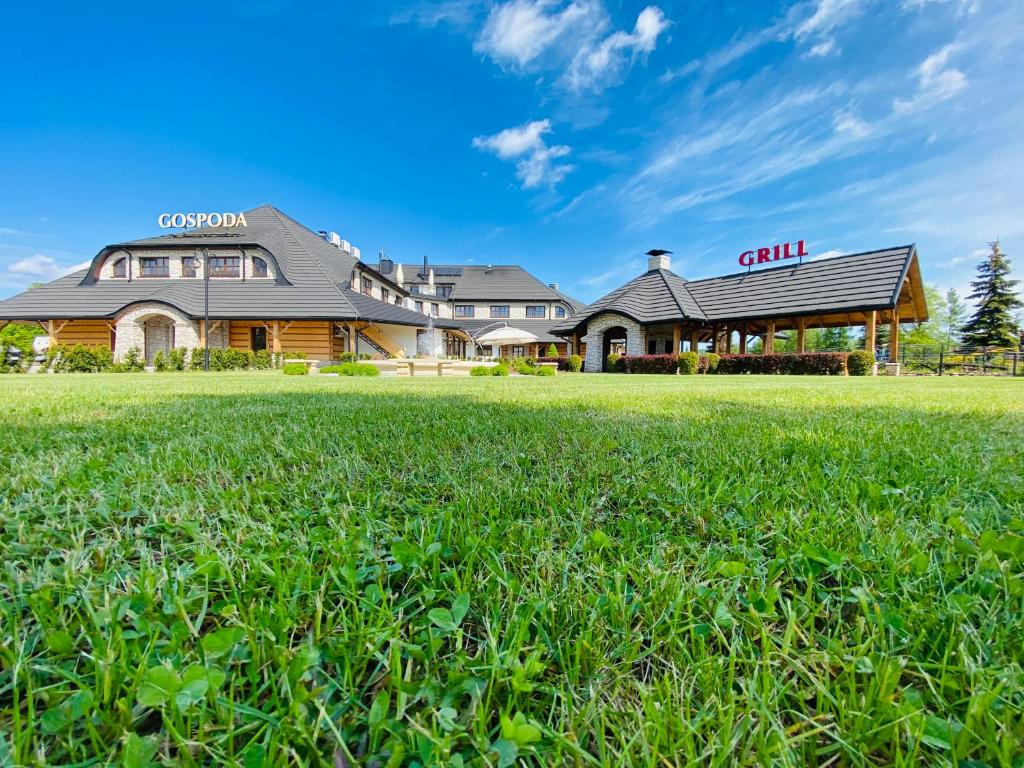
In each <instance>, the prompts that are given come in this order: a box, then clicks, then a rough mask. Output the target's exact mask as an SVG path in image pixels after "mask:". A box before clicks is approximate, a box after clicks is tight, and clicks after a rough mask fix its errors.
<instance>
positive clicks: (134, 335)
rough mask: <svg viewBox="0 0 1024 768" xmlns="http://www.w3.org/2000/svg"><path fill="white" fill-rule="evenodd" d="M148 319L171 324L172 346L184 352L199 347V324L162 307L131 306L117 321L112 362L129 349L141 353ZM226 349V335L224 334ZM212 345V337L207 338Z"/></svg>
mask: <svg viewBox="0 0 1024 768" xmlns="http://www.w3.org/2000/svg"><path fill="white" fill-rule="evenodd" d="M151 317H163V318H166V319H168V320H170V321H171V322H173V323H174V346H175V347H185V348H186V349H188V348H191V347H198V346H199V324H198V323H196V322H194V321H192V320H190V319H189V318H188V317H186V316H185V315H183V314H182V313H181V312H179V311H178V310H176V309H174V308H173V307H170V306H168V305H166V304H156V303H142V304H132V305H131V306H129V307H128V308H127V309H125V310H124V312H122V313H121V315H120V316H119V317H118V318H117V324H116V325H115V326H114V327H115V333H116V343H115V344H114V359H115V360H121V359H123V358H124V355H125V353H126V352H127V351H128V350H129V349H131V348H132V347H137V348H138V350H139V352H140V353H142V352H143V351H144V350H145V348H146V332H145V327H144V326H145V322H146V320H147V319H149V318H151ZM224 339H225V344H224V345H223V346H226V339H227V335H226V332H225V335H224ZM210 343H211V346H213V337H212V336H211V338H210Z"/></svg>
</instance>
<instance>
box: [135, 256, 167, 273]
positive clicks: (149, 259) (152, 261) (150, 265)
mask: <svg viewBox="0 0 1024 768" xmlns="http://www.w3.org/2000/svg"><path fill="white" fill-rule="evenodd" d="M167 263H168V259H167V257H166V256H163V257H156V256H146V257H145V258H142V259H139V266H140V267H141V268H142V277H167V276H168V275H170V272H169V271H168V267H167Z"/></svg>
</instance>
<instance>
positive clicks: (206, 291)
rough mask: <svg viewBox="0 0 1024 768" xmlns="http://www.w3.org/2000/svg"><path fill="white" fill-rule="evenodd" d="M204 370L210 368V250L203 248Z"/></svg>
mask: <svg viewBox="0 0 1024 768" xmlns="http://www.w3.org/2000/svg"><path fill="white" fill-rule="evenodd" d="M203 330H204V333H203V343H204V344H205V348H204V349H203V370H204V371H209V370H210V252H209V250H207V249H206V248H203Z"/></svg>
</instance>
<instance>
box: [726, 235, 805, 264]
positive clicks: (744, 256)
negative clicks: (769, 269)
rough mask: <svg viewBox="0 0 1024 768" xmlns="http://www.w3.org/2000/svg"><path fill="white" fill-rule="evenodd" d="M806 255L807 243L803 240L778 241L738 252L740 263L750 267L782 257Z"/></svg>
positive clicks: (801, 256)
mask: <svg viewBox="0 0 1024 768" xmlns="http://www.w3.org/2000/svg"><path fill="white" fill-rule="evenodd" d="M806 255H807V244H806V243H805V242H804V241H803V240H797V241H796V242H795V243H780V244H779V245H774V246H771V247H769V248H755V249H754V250H752V251H744V252H743V253H741V254H740V265H741V266H744V267H752V266H754V265H755V264H771V263H772V262H773V261H782V260H783V259H802V258H803V257H804V256H806Z"/></svg>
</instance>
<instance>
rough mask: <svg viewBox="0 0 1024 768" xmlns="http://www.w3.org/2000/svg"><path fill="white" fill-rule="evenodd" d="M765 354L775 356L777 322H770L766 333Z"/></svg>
mask: <svg viewBox="0 0 1024 768" xmlns="http://www.w3.org/2000/svg"><path fill="white" fill-rule="evenodd" d="M764 354H766V355H773V354H775V321H774V320H769V321H768V327H767V328H766V329H765V332H764Z"/></svg>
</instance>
